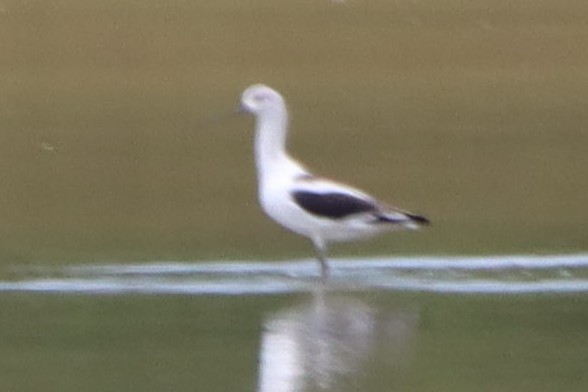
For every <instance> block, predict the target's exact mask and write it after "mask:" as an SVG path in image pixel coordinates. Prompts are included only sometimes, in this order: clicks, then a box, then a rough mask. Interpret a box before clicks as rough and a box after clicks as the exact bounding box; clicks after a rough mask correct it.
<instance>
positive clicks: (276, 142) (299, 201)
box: [241, 84, 429, 280]
mask: <svg viewBox="0 0 588 392" xmlns="http://www.w3.org/2000/svg"><path fill="white" fill-rule="evenodd" d="M241 104H242V107H243V109H244V110H245V111H247V112H249V113H252V114H254V115H255V117H256V133H255V163H256V167H257V174H258V197H259V202H260V204H261V207H262V208H263V210H264V211H265V213H266V214H267V215H269V216H270V217H271V218H272V219H274V220H275V221H276V222H278V223H279V224H281V225H282V226H284V227H286V228H287V229H289V230H292V231H293V232H295V233H298V234H300V235H302V236H305V237H307V238H309V239H310V240H311V241H312V243H313V244H314V248H315V250H316V254H317V258H318V259H319V261H320V264H321V276H322V278H323V280H324V279H326V278H327V277H328V274H329V267H328V264H327V260H326V251H327V247H328V245H329V244H330V243H333V242H344V241H352V240H357V239H362V238H369V237H372V236H374V235H376V234H379V233H382V232H386V231H393V230H398V229H417V228H419V227H420V226H422V225H424V224H427V223H429V221H428V220H427V219H426V218H424V217H422V216H418V215H414V214H411V213H409V212H406V211H402V210H400V209H397V208H395V207H392V206H389V205H386V204H383V203H380V202H378V201H377V200H376V199H374V198H373V197H371V196H370V195H368V194H366V193H364V192H362V191H360V190H358V189H355V188H353V187H350V186H347V185H344V184H341V183H338V182H334V181H331V180H328V179H325V178H321V177H317V176H315V175H313V174H312V173H311V172H309V171H308V170H307V169H306V168H305V167H304V166H303V165H302V164H300V163H299V162H297V161H296V160H294V159H292V158H291V157H290V156H289V155H288V153H287V152H286V137H287V130H288V113H287V109H286V104H285V102H284V99H283V98H282V96H281V95H280V94H279V93H278V92H277V91H275V90H273V89H271V88H270V87H267V86H264V85H260V84H257V85H253V86H250V87H248V88H247V89H246V90H245V91H244V92H243V94H242V96H241Z"/></svg>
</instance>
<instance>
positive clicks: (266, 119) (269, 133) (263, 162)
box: [255, 107, 289, 181]
mask: <svg viewBox="0 0 588 392" xmlns="http://www.w3.org/2000/svg"><path fill="white" fill-rule="evenodd" d="M287 127H288V114H287V112H286V108H285V107H275V108H272V110H270V111H267V112H265V113H262V114H260V115H258V117H257V122H256V132H255V163H256V166H257V173H258V175H259V177H260V181H262V179H263V178H264V177H266V176H267V175H268V174H270V172H271V171H272V170H276V169H278V168H280V167H281V166H282V164H284V163H286V162H287V161H289V157H288V154H287V152H286V137H287V130H288V129H287Z"/></svg>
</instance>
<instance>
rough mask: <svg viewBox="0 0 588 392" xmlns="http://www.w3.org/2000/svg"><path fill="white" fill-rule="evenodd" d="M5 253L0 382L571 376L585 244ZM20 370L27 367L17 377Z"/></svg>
mask: <svg viewBox="0 0 588 392" xmlns="http://www.w3.org/2000/svg"><path fill="white" fill-rule="evenodd" d="M333 267H334V274H333V279H332V281H331V282H330V283H329V284H328V285H327V286H323V285H321V284H319V283H318V282H317V280H316V275H317V273H318V267H317V265H316V262H314V261H310V260H301V261H290V262H275V263H259V262H217V263H212V262H211V263H202V264H192V263H185V262H182V263H177V262H159V263H146V264H131V265H117V264H101V265H90V266H80V265H72V266H68V265H64V266H51V267H46V266H39V267H27V268H21V267H13V268H10V269H5V270H4V271H2V274H1V282H0V290H1V291H2V293H1V294H0V309H2V314H3V326H2V334H1V336H0V339H1V341H0V343H1V344H2V347H3V350H2V353H0V369H3V377H1V378H0V387H1V388H2V390H10V391H31V390H43V391H79V390H86V391H99V390H121V389H126V390H136V391H139V390H141V391H160V390H170V389H171V390H175V391H184V390H185V391H193V390H198V391H200V390H202V391H219V390H220V391H224V390H249V391H258V392H268V391H284V392H288V391H301V392H302V391H356V390H365V391H390V390H399V391H412V390H414V391H417V390H418V391H427V390H430V391H450V390H451V391H456V390H458V391H459V390H464V391H466V390H472V389H475V390H481V391H495V390H516V391H529V392H531V391H533V392H537V391H560V390H566V391H583V390H585V389H586V388H587V387H588V377H587V376H586V373H585V366H584V365H585V363H586V361H587V360H588V350H586V347H587V346H586V345H587V344H588V335H587V334H586V328H587V327H588V313H587V312H586V311H585V309H586V306H587V305H588V296H587V295H586V292H587V291H588V255H586V254H576V255H560V256H507V257H487V258H482V257H473V258H471V257H470V258H466V257H460V258H440V257H426V258H400V259H385V258H379V259H366V260H355V259H342V260H334V261H333ZM25 375H26V377H25Z"/></svg>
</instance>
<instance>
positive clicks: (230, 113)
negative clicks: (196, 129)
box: [205, 105, 247, 126]
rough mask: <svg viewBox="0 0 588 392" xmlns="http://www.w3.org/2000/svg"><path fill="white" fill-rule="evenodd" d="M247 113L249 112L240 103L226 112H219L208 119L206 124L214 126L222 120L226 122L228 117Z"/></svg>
mask: <svg viewBox="0 0 588 392" xmlns="http://www.w3.org/2000/svg"><path fill="white" fill-rule="evenodd" d="M246 113H247V111H246V110H245V109H244V108H243V107H242V106H240V105H239V106H237V107H236V108H234V109H232V110H229V111H227V112H225V113H219V114H217V115H214V116H211V117H209V118H208V120H206V121H205V124H206V125H207V126H214V125H217V124H218V123H220V122H224V121H226V120H228V119H231V118H233V117H237V116H241V115H243V114H246Z"/></svg>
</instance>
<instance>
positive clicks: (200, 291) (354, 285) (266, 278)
mask: <svg viewBox="0 0 588 392" xmlns="http://www.w3.org/2000/svg"><path fill="white" fill-rule="evenodd" d="M332 265H333V276H332V280H331V282H330V285H331V286H333V287H334V288H340V289H344V290H357V291H366V290H390V291H392V290H395V291H421V292H445V293H472V294H475V293H486V294H501V293H510V294H513V293H555V292H560V293H573V292H587V291H588V254H573V255H552V256H519V255H517V256H489V257H402V258H392V259H391V258H370V259H349V258H348V259H339V260H333V262H332ZM317 274H318V266H317V264H316V262H315V261H314V260H296V261H288V262H246V261H243V262H237V261H233V262H226V261H223V262H220V261H219V262H198V263H196V262H194V263H190V262H153V263H144V264H109V263H107V264H101V265H74V266H71V265H65V266H51V267H46V266H39V267H26V268H25V267H23V268H18V267H13V268H11V270H10V271H9V272H8V271H4V273H1V272H0V291H2V292H41V293H49V292H54V293H85V294H124V293H141V294H159V293H162V294H163V293H164V294H187V295H240V294H257V295H263V294H276V293H293V292H304V291H308V290H311V289H312V288H313V287H314V285H315V284H316V276H317Z"/></svg>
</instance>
